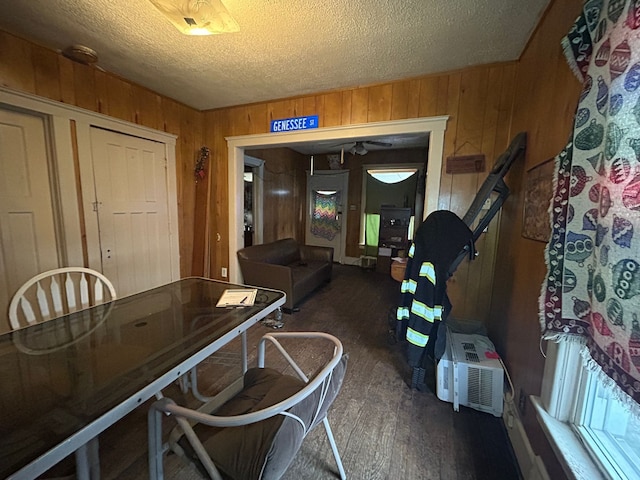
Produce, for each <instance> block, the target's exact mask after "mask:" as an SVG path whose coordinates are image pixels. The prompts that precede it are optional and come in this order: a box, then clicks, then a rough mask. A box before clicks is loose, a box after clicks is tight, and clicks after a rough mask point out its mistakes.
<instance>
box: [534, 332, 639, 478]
mask: <svg viewBox="0 0 640 480" xmlns="http://www.w3.org/2000/svg"><path fill="white" fill-rule="evenodd" d="M581 348H582V344H580V343H577V342H575V343H574V342H561V343H554V342H549V346H548V349H547V359H546V364H545V373H544V378H543V387H542V394H541V398H540V399H535V398H534V399H533V404H534V406H535V407H536V409H537V413H538V418H539V420H540V423H541V424H542V427H543V430H544V431H545V433H546V434H547V437H548V438H549V441H550V442H551V445H552V447H553V448H554V451H555V453H556V455H557V456H558V459H559V460H560V463H561V464H562V465H563V467H565V470H566V471H568V472H570V477H571V476H573V477H575V478H578V479H584V480H587V479H588V480H592V479H597V478H608V479H615V480H636V479H640V424H639V422H638V420H637V419H635V418H634V417H633V416H632V415H631V414H630V413H629V412H628V411H627V410H626V409H625V408H624V406H623V405H622V404H621V402H620V401H619V400H617V399H615V398H613V396H612V394H611V392H610V390H609V389H607V388H605V387H604V385H603V383H602V381H600V380H599V378H598V375H597V373H593V372H591V371H590V370H589V369H588V368H587V367H585V365H584V363H583V359H582V357H581V354H580V352H581Z"/></svg>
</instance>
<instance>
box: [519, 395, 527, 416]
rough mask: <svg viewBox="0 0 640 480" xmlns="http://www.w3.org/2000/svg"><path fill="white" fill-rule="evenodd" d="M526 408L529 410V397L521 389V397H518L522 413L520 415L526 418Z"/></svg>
mask: <svg viewBox="0 0 640 480" xmlns="http://www.w3.org/2000/svg"><path fill="white" fill-rule="evenodd" d="M526 408H527V395H526V394H525V393H524V390H523V389H522V388H521V389H520V395H519V396H518V410H519V411H520V415H522V416H524V414H525V410H526Z"/></svg>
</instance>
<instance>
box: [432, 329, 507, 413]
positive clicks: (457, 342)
mask: <svg viewBox="0 0 640 480" xmlns="http://www.w3.org/2000/svg"><path fill="white" fill-rule="evenodd" d="M446 335H447V341H446V348H445V352H444V355H443V356H442V358H441V359H440V361H439V362H438V366H437V369H436V381H437V386H436V393H437V395H438V398H439V399H440V400H443V401H445V402H451V403H453V409H454V410H455V411H456V412H457V411H459V410H460V405H464V406H465V407H470V408H473V409H475V410H480V411H481V412H487V413H491V414H493V415H494V416H496V417H500V416H502V409H503V395H504V370H503V368H502V363H501V362H500V359H499V357H498V355H497V354H496V351H495V347H494V346H493V343H491V341H490V340H489V338H488V337H486V336H484V335H469V334H464V333H455V332H452V331H451V330H450V329H449V328H448V327H447V329H446Z"/></svg>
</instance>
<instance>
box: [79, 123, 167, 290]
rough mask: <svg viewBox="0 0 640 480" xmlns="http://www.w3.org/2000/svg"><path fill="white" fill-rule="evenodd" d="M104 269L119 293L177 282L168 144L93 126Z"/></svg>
mask: <svg viewBox="0 0 640 480" xmlns="http://www.w3.org/2000/svg"><path fill="white" fill-rule="evenodd" d="M91 150H92V161H93V174H94V182H95V192H96V210H97V215H98V229H99V239H100V240H99V241H100V250H101V255H102V273H104V274H105V275H106V276H107V278H109V279H110V280H111V281H112V282H113V283H114V286H115V288H116V292H117V293H118V296H119V297H121V296H124V295H129V294H132V293H136V292H139V291H141V290H145V289H148V288H151V287H155V286H158V285H161V284H163V283H168V282H170V281H171V279H172V278H171V255H172V252H171V241H170V229H169V224H170V222H169V214H168V193H167V192H168V190H167V161H166V158H165V153H164V152H165V145H164V144H163V143H159V142H154V141H151V140H146V139H142V138H138V137H133V136H130V135H125V134H122V133H117V132H112V131H109V130H102V129H99V128H91Z"/></svg>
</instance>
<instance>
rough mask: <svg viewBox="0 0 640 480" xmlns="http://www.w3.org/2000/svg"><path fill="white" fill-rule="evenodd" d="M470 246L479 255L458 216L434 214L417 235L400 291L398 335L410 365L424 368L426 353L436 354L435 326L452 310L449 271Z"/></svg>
mask: <svg viewBox="0 0 640 480" xmlns="http://www.w3.org/2000/svg"><path fill="white" fill-rule="evenodd" d="M465 246H468V248H469V255H470V258H473V256H474V255H475V248H474V244H473V233H472V232H471V230H470V229H469V227H468V226H467V225H466V224H465V223H464V222H463V221H462V220H461V219H460V217H458V216H457V215H456V214H455V213H453V212H450V211H448V210H438V211H435V212H433V213H431V214H430V215H429V216H428V217H427V218H426V219H425V221H424V222H423V223H422V225H420V227H419V228H418V230H417V232H416V236H415V238H414V240H413V243H412V245H411V248H410V249H409V258H408V260H407V267H406V270H405V277H404V281H403V282H402V286H401V290H400V303H399V306H398V310H397V320H398V325H397V328H396V335H397V337H398V338H402V339H406V340H407V342H408V343H407V361H408V363H409V365H410V366H412V367H416V366H420V365H421V364H422V362H423V361H424V359H425V352H427V353H428V352H431V355H432V354H433V345H434V342H435V335H432V333H435V328H434V325H436V328H437V323H438V322H440V321H443V320H445V319H446V317H447V315H448V314H449V312H450V310H451V304H450V303H449V298H448V297H447V280H448V279H449V276H450V273H449V267H450V266H451V264H452V263H453V261H454V260H455V259H456V258H457V257H458V256H459V255H460V254H461V253H462V252H463V251H464V247H465Z"/></svg>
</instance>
